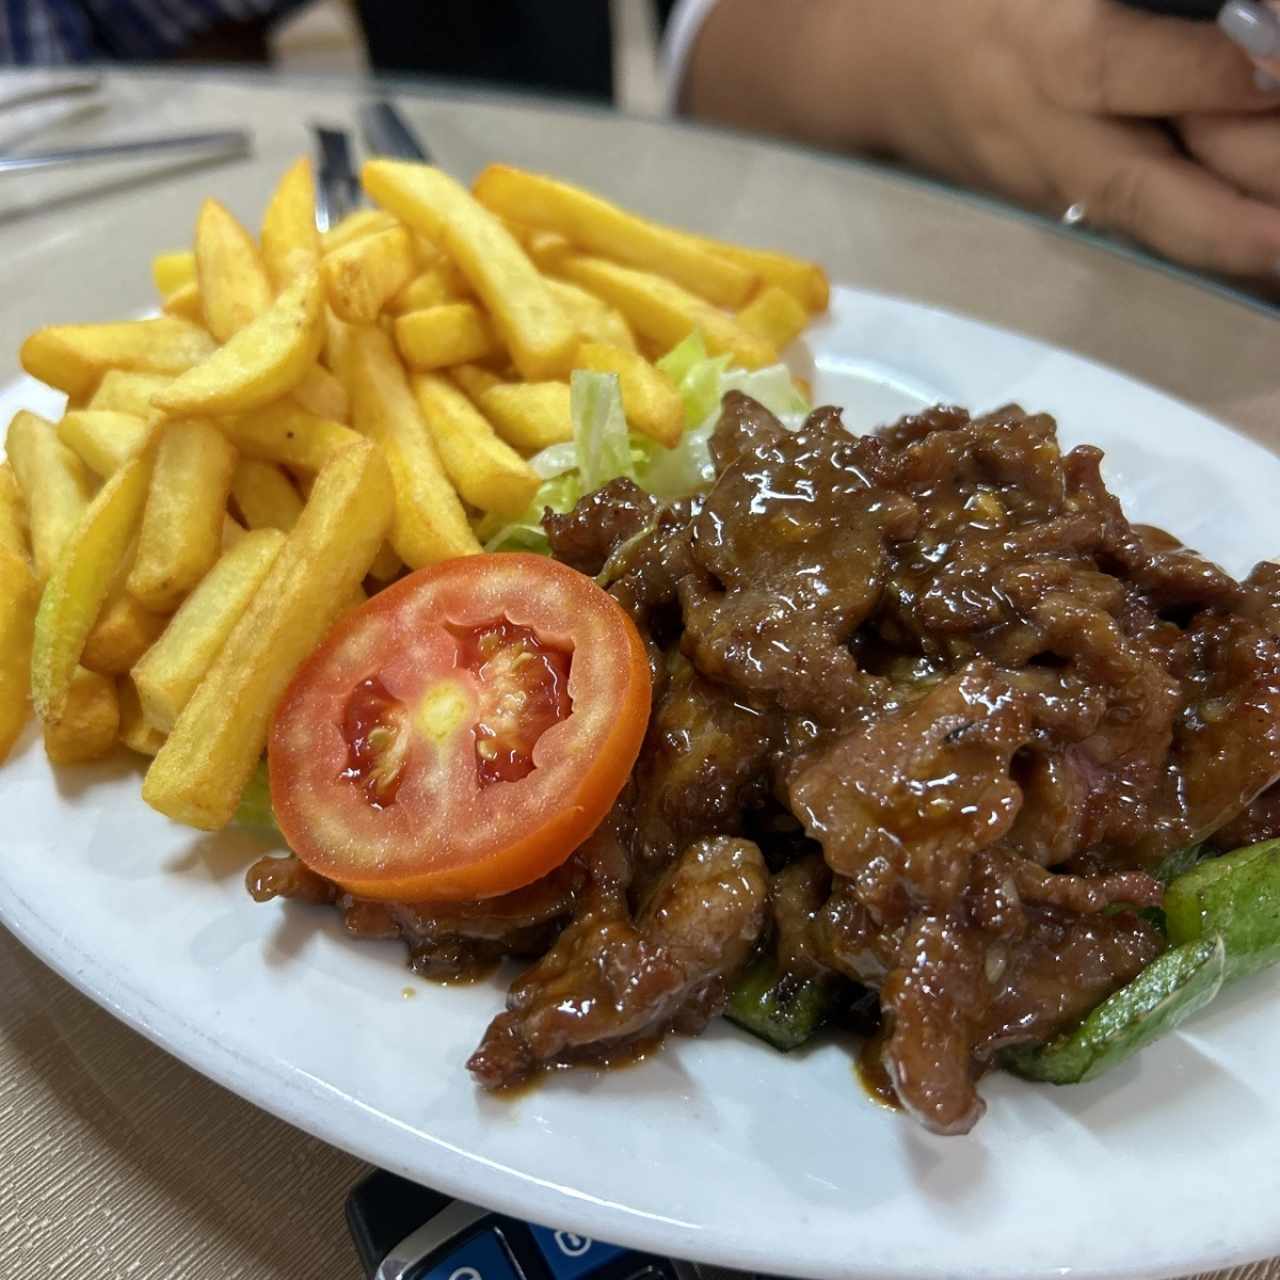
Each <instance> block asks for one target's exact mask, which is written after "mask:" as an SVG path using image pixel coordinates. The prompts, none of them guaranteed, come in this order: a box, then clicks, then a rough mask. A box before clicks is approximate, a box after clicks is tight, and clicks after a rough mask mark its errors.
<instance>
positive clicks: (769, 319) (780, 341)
mask: <svg viewBox="0 0 1280 1280" xmlns="http://www.w3.org/2000/svg"><path fill="white" fill-rule="evenodd" d="M738 323H739V324H740V325H741V326H742V327H743V328H744V329H745V330H746V331H747V332H748V333H754V334H755V335H756V337H757V338H763V339H764V340H765V342H767V343H769V344H770V346H772V347H773V348H774V349H775V350H777V351H781V350H782V349H783V348H784V347H789V346H790V345H791V344H792V343H793V342H794V341H795V340H796V339H797V338H798V337H799V336H800V335H801V334H802V333H803V332H804V330H805V326H806V325H807V324H808V323H809V313H808V312H807V311H806V310H805V309H804V307H803V306H801V305H800V302H799V300H798V299H797V298H796V296H795V294H793V293H788V292H787V290H786V289H784V288H782V286H781V285H776V284H771V285H767V286H766V287H765V288H763V289H761V290H760V292H759V293H758V294H757V295H756V296H755V297H754V298H752V299H751V301H750V302H748V303H747V305H746V306H745V307H743V308H742V310H741V311H739V312H738Z"/></svg>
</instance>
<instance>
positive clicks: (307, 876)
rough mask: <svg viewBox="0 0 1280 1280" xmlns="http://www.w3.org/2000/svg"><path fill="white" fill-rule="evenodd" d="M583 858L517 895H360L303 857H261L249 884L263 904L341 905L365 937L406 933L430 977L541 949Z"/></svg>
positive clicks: (576, 882)
mask: <svg viewBox="0 0 1280 1280" xmlns="http://www.w3.org/2000/svg"><path fill="white" fill-rule="evenodd" d="M584 875H585V873H584V871H583V868H582V863H581V859H580V858H575V859H570V861H569V862H567V863H566V864H565V865H564V866H563V867H560V868H558V869H557V870H556V871H553V872H552V873H551V874H550V875H548V876H544V877H543V878H542V879H541V880H538V881H536V882H535V883H533V884H531V885H528V886H527V887H526V888H523V889H517V890H515V892H513V893H507V894H503V895H501V896H500V897H496V898H487V899H485V900H484V901H481V902H462V903H448V904H444V903H440V904H435V905H430V906H428V905H426V904H422V903H404V902H373V901H370V900H369V899H365V898H354V897H352V896H351V895H350V894H348V893H345V892H344V891H343V890H342V889H341V887H340V886H338V885H336V884H334V883H333V882H332V881H331V880H326V879H325V878H324V877H323V876H320V875H317V874H316V873H315V872H314V871H311V870H309V869H308V868H307V867H306V866H304V865H303V864H302V862H300V861H299V860H298V859H297V858H296V857H294V856H293V855H292V854H290V855H289V856H287V857H283V858H280V857H267V858H261V859H259V860H258V861H257V862H255V863H254V864H253V866H251V867H250V868H249V871H248V872H247V874H246V877H245V879H246V883H247V885H248V888H249V892H250V893H251V894H252V896H253V898H254V900H255V901H257V902H268V901H270V900H271V899H272V898H285V899H290V900H293V901H296V902H308V903H317V904H330V903H332V904H335V905H337V906H338V908H339V909H340V910H341V911H342V916H343V925H344V927H345V928H346V930H347V932H348V933H351V934H353V935H354V936H356V937H361V938H400V939H401V940H402V941H403V942H404V943H405V944H406V946H407V947H408V948H409V963H410V965H411V967H412V968H413V969H414V970H415V971H416V972H418V973H421V974H422V975H423V976H424V977H430V978H439V979H445V980H449V979H458V978H470V977H474V976H476V975H477V974H479V973H482V972H484V971H485V970H486V969H487V968H490V967H492V965H493V964H494V963H495V962H496V961H498V960H500V959H502V958H503V957H504V956H535V955H540V954H541V953H542V952H543V951H545V950H546V949H547V947H548V946H550V945H551V942H552V940H553V939H554V938H555V935H556V932H557V931H558V926H559V924H560V922H562V921H563V919H564V918H565V917H566V916H567V915H568V914H569V912H570V911H571V909H572V908H573V906H574V903H575V900H576V897H577V896H578V894H579V893H580V892H581V888H582V884H583V881H584Z"/></svg>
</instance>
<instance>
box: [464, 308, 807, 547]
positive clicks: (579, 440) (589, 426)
mask: <svg viewBox="0 0 1280 1280" xmlns="http://www.w3.org/2000/svg"><path fill="white" fill-rule="evenodd" d="M658 368H659V369H661V370H662V372H663V373H665V374H666V375H667V377H668V378H670V379H671V381H672V382H673V383H674V384H675V386H676V388H677V389H678V390H679V392H680V396H681V399H682V400H683V401H684V413H685V432H684V435H683V436H681V438H680V440H679V442H678V443H677V444H676V445H675V447H674V448H671V449H664V448H662V447H661V446H660V445H657V444H655V443H654V442H653V441H652V440H648V439H646V438H644V437H643V436H638V435H635V434H632V433H629V432H628V430H627V420H626V415H625V413H624V412H623V406H622V392H621V389H620V387H619V385H618V378H617V376H616V375H615V374H611V373H595V372H588V371H587V370H581V369H580V370H577V371H576V372H575V373H574V374H573V378H572V380H571V384H570V385H571V396H570V401H571V410H572V414H573V440H572V441H571V442H569V443H567V444H554V445H551V446H550V448H547V449H543V450H542V452H541V453H538V454H535V455H534V456H533V457H532V458H530V459H529V465H530V466H531V467H533V469H534V471H536V472H537V473H538V475H539V476H540V477H542V486H541V487H540V488H539V489H538V491H537V493H536V494H535V495H534V499H533V501H532V502H531V503H530V504H529V509H528V510H527V511H525V512H524V513H523V514H522V515H521V516H520V517H519V519H517V520H515V521H513V522H511V523H507V524H503V523H500V522H499V521H497V520H495V519H493V518H492V517H486V519H484V520H482V521H481V522H480V525H479V526H478V528H477V534H478V536H479V537H480V539H481V541H482V542H483V543H484V548H485V550H486V551H537V552H541V553H543V554H546V553H548V552H549V551H550V545H549V543H548V542H547V537H546V534H545V533H543V531H542V515H543V512H544V510H545V509H546V508H547V507H550V508H551V510H552V511H557V512H561V513H563V512H566V511H570V510H572V508H573V506H574V504H575V503H576V502H577V501H578V499H579V498H580V497H582V495H583V494H586V493H591V492H592V491H593V490H595V489H598V488H599V487H600V486H601V485H603V484H607V483H608V482H609V481H610V480H616V479H617V478H618V477H619V476H626V477H628V478H629V479H631V480H634V481H635V482H636V483H637V484H638V485H639V486H640V487H641V488H642V489H647V490H648V491H649V492H650V493H653V494H656V495H657V496H658V497H660V498H668V499H670V498H682V497H687V496H688V495H689V494H692V493H697V492H698V491H699V490H701V489H705V488H706V487H707V486H708V485H709V484H711V482H712V481H713V480H714V479H715V468H714V466H713V464H712V461H711V450H710V442H711V433H712V432H713V431H714V430H715V425H716V421H717V419H718V418H719V415H720V402H721V400H723V398H724V395H725V393H726V392H727V391H742V392H745V393H746V394H747V395H749V396H753V397H754V398H755V399H757V400H759V401H760V403H761V404H763V405H764V406H765V408H767V409H769V410H770V411H771V412H772V413H774V414H776V415H777V416H778V417H779V418H780V419H781V421H782V423H783V425H784V426H787V427H789V428H792V429H794V428H795V427H798V426H799V425H800V423H801V422H802V421H803V420H804V417H805V415H806V414H807V413H808V412H809V405H808V404H807V403H806V401H805V398H804V397H803V396H802V395H801V394H800V392H799V390H798V389H797V387H796V385H795V383H794V382H793V381H792V379H791V373H790V371H789V370H788V369H787V367H786V365H783V364H775V365H770V366H769V367H768V368H766V369H756V370H754V371H752V372H748V371H747V370H745V369H730V368H729V357H728V356H709V355H708V354H707V347H706V343H705V341H704V340H703V337H702V334H701V333H699V332H695V333H691V334H690V335H689V336H688V337H687V338H686V339H685V340H684V341H683V342H681V343H680V344H679V345H678V346H676V347H674V348H672V350H671V351H669V352H668V353H667V354H666V355H665V356H663V357H662V359H661V360H659V361H658Z"/></svg>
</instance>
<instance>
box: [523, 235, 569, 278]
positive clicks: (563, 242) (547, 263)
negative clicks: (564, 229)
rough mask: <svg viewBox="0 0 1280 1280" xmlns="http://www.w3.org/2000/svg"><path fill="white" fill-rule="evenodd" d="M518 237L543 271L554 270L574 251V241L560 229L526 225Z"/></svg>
mask: <svg viewBox="0 0 1280 1280" xmlns="http://www.w3.org/2000/svg"><path fill="white" fill-rule="evenodd" d="M517 239H519V241H520V243H521V244H523V245H524V247H525V250H526V251H527V252H528V254H529V257H531V258H532V259H533V260H534V262H536V263H537V264H538V266H539V267H540V268H541V269H542V270H543V271H554V270H555V269H556V267H557V266H558V265H559V263H560V261H561V260H562V259H563V258H567V257H568V256H569V254H571V253H573V252H574V246H573V242H572V241H571V240H570V239H569V238H568V237H567V236H562V235H561V234H560V233H559V232H558V231H545V230H543V229H541V228H539V227H525V228H523V229H522V233H521V234H518V235H517Z"/></svg>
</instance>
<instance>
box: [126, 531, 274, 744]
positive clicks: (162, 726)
mask: <svg viewBox="0 0 1280 1280" xmlns="http://www.w3.org/2000/svg"><path fill="white" fill-rule="evenodd" d="M284 541H285V536H284V534H283V533H281V532H280V531H279V530H278V529H256V530H254V531H253V532H252V533H246V534H245V535H244V537H242V538H241V539H240V541H239V542H237V543H236V545H235V546H234V547H232V548H231V549H230V550H228V551H225V552H223V554H222V557H221V558H220V559H219V561H218V563H217V564H215V565H214V566H213V568H212V569H210V570H209V572H208V573H207V574H206V575H205V576H204V578H203V579H202V580H201V582H200V585H199V586H198V587H196V589H195V590H194V591H193V592H192V593H191V594H190V595H189V596H188V597H187V598H186V599H185V600H184V601H183V602H182V604H181V605H180V606H179V608H178V612H177V613H175V614H174V615H173V618H172V619H171V620H170V622H169V625H168V627H167V628H166V629H165V631H164V632H163V634H162V635H161V636H160V638H159V639H158V640H157V641H156V642H155V643H154V644H153V645H152V646H151V648H150V649H148V650H147V652H146V654H145V655H144V656H143V657H142V658H141V660H140V661H139V662H138V663H137V665H136V666H135V667H134V669H133V684H134V685H135V686H136V689H137V696H138V698H139V700H140V702H141V706H142V715H143V717H144V718H145V720H146V722H147V724H148V725H150V726H151V727H152V728H153V729H156V730H158V731H160V732H161V733H168V732H169V731H170V730H171V729H172V728H173V726H174V723H175V722H176V721H177V719H178V716H179V715H180V714H181V712H182V709H183V707H185V706H186V705H187V703H188V702H189V701H190V699H191V695H192V694H193V693H194V692H195V690H196V686H197V685H198V684H199V683H200V681H201V680H202V679H203V678H204V675H205V672H207V671H208V670H209V668H210V667H211V666H212V665H213V661H214V659H215V658H216V657H217V656H218V654H219V652H220V651H221V649H222V646H223V645H224V644H225V643H226V640H227V637H228V636H229V635H230V634H231V632H232V629H233V628H234V627H235V625H236V623H237V622H239V621H240V618H241V616H242V615H243V614H244V611H245V610H246V609H247V608H248V607H249V602H250V601H251V600H252V599H253V595H254V592H255V591H257V589H258V587H259V586H260V585H261V583H262V580H263V579H264V578H265V577H266V576H267V573H268V572H269V571H270V569H271V566H272V565H273V564H274V563H275V559H276V556H277V555H278V554H279V552H280V548H281V547H283V546H284Z"/></svg>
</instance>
